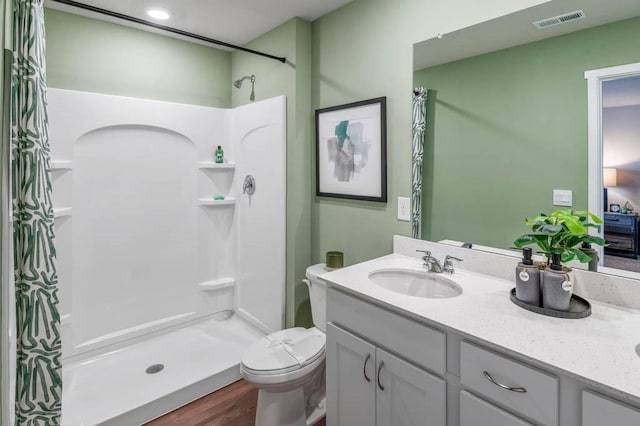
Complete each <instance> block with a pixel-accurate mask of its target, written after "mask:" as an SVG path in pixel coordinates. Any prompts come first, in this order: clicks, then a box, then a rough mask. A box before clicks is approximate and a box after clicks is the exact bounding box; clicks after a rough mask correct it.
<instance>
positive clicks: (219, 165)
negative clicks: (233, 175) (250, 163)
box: [198, 161, 236, 170]
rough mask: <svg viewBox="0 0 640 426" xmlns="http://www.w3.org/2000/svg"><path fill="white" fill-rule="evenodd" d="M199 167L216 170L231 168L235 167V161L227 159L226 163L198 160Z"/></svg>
mask: <svg viewBox="0 0 640 426" xmlns="http://www.w3.org/2000/svg"><path fill="white" fill-rule="evenodd" d="M198 168H199V169H218V170H233V169H235V168H236V163H235V162H233V161H229V162H228V163H214V162H213V161H199V162H198Z"/></svg>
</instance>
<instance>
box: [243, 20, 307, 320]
mask: <svg viewBox="0 0 640 426" xmlns="http://www.w3.org/2000/svg"><path fill="white" fill-rule="evenodd" d="M246 47H249V48H251V49H255V50H260V51H264V52H266V53H270V54H273V55H277V56H284V57H286V58H287V62H286V63H285V64H283V63H280V62H277V61H274V60H272V59H267V58H262V57H260V56H255V55H250V54H247V53H243V52H234V53H233V54H232V71H233V73H232V74H233V79H234V80H235V79H238V78H240V77H242V76H245V75H251V74H254V75H255V76H256V82H255V95H256V101H259V100H261V99H267V98H271V97H274V96H279V95H285V96H286V97H287V255H286V274H287V280H286V281H287V284H286V294H287V309H286V319H287V321H286V322H287V326H289V327H290V326H292V325H294V324H297V325H304V326H307V325H310V322H309V319H310V317H309V305H308V302H307V300H308V293H307V288H306V286H305V285H303V284H302V283H301V281H302V279H303V278H304V276H305V269H306V267H307V266H309V264H310V263H311V240H310V238H311V235H310V234H311V231H310V229H311V152H312V146H313V145H312V139H311V24H310V23H309V22H307V21H304V20H302V19H297V18H296V19H292V20H290V21H288V22H286V23H284V24H282V25H280V26H279V27H277V28H276V29H274V30H272V31H270V32H268V33H266V34H264V35H262V36H260V37H259V38H257V39H256V40H254V41H252V42H251V43H249V44H247V45H246ZM250 92H251V85H250V84H246V82H245V84H244V85H243V86H242V88H241V89H235V88H234V89H233V92H232V93H233V95H232V101H233V102H232V105H233V106H234V107H235V106H238V105H243V104H246V103H248V102H249V94H250ZM296 312H298V315H296ZM294 317H295V319H294Z"/></svg>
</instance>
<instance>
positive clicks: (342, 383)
mask: <svg viewBox="0 0 640 426" xmlns="http://www.w3.org/2000/svg"><path fill="white" fill-rule="evenodd" d="M327 398H328V401H327V422H328V424H330V425H349V426H372V425H376V426H445V424H446V419H445V417H446V415H445V412H446V382H445V381H444V380H443V379H441V378H438V377H436V376H434V375H432V374H430V373H427V372H426V371H424V370H422V369H420V368H418V367H416V366H414V365H412V364H411V363H409V362H407V361H405V360H402V359H400V358H398V357H397V356H395V355H393V354H391V353H389V352H387V351H385V350H383V349H381V348H379V347H376V346H375V345H373V344H372V343H369V342H367V341H366V340H364V339H362V338H360V337H358V336H356V335H354V334H352V333H349V332H348V331H346V330H343V329H341V328H340V327H337V326H335V325H333V324H331V323H330V324H327Z"/></svg>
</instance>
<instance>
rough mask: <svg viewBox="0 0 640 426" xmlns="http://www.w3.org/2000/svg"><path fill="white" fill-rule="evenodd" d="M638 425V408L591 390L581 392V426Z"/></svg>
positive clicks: (639, 419) (639, 421) (639, 423)
mask: <svg viewBox="0 0 640 426" xmlns="http://www.w3.org/2000/svg"><path fill="white" fill-rule="evenodd" d="M602 425H610V426H614V425H615V426H638V425H640V410H638V409H634V408H631V407H629V406H627V405H626V404H621V403H619V402H617V401H613V400H611V399H609V398H604V397H602V396H599V395H596V394H594V393H592V392H586V391H585V392H583V393H582V426H602Z"/></svg>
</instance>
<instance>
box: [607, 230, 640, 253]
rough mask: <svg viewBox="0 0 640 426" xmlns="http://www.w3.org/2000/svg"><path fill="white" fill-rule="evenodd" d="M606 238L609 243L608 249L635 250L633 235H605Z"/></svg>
mask: <svg viewBox="0 0 640 426" xmlns="http://www.w3.org/2000/svg"><path fill="white" fill-rule="evenodd" d="M604 238H605V240H606V241H607V244H609V246H608V247H607V248H609V249H614V250H633V248H634V244H633V243H634V241H633V236H632V235H630V236H628V237H626V236H622V235H611V234H605V236H604Z"/></svg>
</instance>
